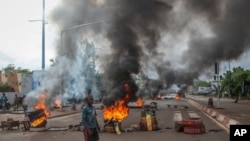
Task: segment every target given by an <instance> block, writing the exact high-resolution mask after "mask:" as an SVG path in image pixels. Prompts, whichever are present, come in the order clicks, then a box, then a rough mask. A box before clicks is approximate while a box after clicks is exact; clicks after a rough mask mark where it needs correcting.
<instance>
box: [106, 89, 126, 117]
mask: <svg viewBox="0 0 250 141" xmlns="http://www.w3.org/2000/svg"><path fill="white" fill-rule="evenodd" d="M124 87H125V89H126V95H125V97H124V98H123V99H121V100H119V101H116V102H115V103H114V105H111V106H109V107H105V108H104V109H103V117H104V120H115V121H118V122H121V121H122V120H124V119H125V118H126V117H127V116H128V113H129V108H128V106H127V103H128V101H129V98H130V88H129V85H128V84H125V85H124Z"/></svg>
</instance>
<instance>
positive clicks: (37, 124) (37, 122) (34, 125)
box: [31, 115, 46, 127]
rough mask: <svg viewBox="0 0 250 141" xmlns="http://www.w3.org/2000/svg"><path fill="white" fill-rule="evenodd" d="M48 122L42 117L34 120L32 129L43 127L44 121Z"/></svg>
mask: <svg viewBox="0 0 250 141" xmlns="http://www.w3.org/2000/svg"><path fill="white" fill-rule="evenodd" d="M45 120H46V116H45V115H44V116H41V117H40V118H38V119H36V120H34V121H33V122H32V123H31V126H32V127H37V126H39V125H41V124H42V123H43V122H44V121H45Z"/></svg>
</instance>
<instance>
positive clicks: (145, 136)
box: [0, 100, 229, 141]
mask: <svg viewBox="0 0 250 141" xmlns="http://www.w3.org/2000/svg"><path fill="white" fill-rule="evenodd" d="M147 102H148V103H150V102H151V101H147ZM147 102H146V103H147ZM156 102H157V104H158V105H157V106H158V110H156V118H157V121H158V126H159V128H160V130H158V131H140V130H137V131H131V132H122V134H120V135H117V134H114V133H107V132H103V133H100V138H101V141H111V140H113V141H138V140H144V141H151V140H158V141H166V140H168V141H176V140H185V141H201V140H202V141H211V140H212V141H228V140H229V134H228V133H227V132H226V131H224V130H223V128H221V127H220V126H218V125H217V124H216V123H214V122H213V121H212V120H211V119H210V118H208V117H207V116H206V115H204V113H203V112H202V111H200V110H197V109H196V108H195V107H193V106H192V105H190V104H189V103H187V102H186V101H185V100H179V101H176V100H159V101H156ZM141 111H142V109H137V108H131V109H130V114H129V116H128V117H127V118H126V119H125V120H124V121H123V122H122V129H123V130H125V129H127V128H129V127H130V126H131V125H138V123H139V121H140V116H141ZM97 112H98V121H99V123H100V125H101V126H102V127H103V126H104V122H103V118H102V110H101V109H98V110H97ZM190 112H191V113H195V114H197V115H198V116H200V117H201V119H202V120H203V122H204V124H205V127H206V133H204V134H195V135H194V134H185V133H183V132H176V131H175V129H174V120H175V119H174V117H175V114H176V113H180V114H181V118H187V117H188V116H190V115H189V113H190ZM179 118H180V117H179ZM79 121H80V113H79V112H78V113H76V114H71V115H68V116H62V117H57V118H50V119H48V124H47V126H46V127H47V128H50V127H54V128H53V129H63V127H67V126H68V125H69V124H78V123H79ZM56 127H57V128H56ZM0 134H1V135H0V140H1V141H2V140H4V141H13V140H17V139H18V140H19V141H24V140H25V141H34V140H36V141H43V140H46V141H55V140H60V141H69V140H74V141H82V140H84V139H83V135H82V133H81V132H80V131H55V130H54V131H51V130H50V131H45V132H19V131H4V132H2V133H0Z"/></svg>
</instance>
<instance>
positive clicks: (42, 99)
mask: <svg viewBox="0 0 250 141" xmlns="http://www.w3.org/2000/svg"><path fill="white" fill-rule="evenodd" d="M34 108H35V109H36V110H43V113H44V114H43V115H42V116H39V117H38V118H36V119H35V120H34V121H32V122H31V126H32V127H38V126H39V125H41V124H43V123H44V122H46V117H47V116H48V115H50V112H49V110H48V109H47V107H46V104H45V94H44V93H41V94H40V95H39V99H38V103H36V104H35V105H34Z"/></svg>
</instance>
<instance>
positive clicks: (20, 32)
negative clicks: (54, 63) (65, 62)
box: [0, 0, 59, 70]
mask: <svg viewBox="0 0 250 141" xmlns="http://www.w3.org/2000/svg"><path fill="white" fill-rule="evenodd" d="M0 2H1V5H0V17H1V22H0V31H1V32H0V37H1V42H0V69H2V68H4V67H6V66H7V65H8V64H14V65H15V66H16V67H21V68H24V69H30V70H37V69H41V67H42V61H41V58H42V53H41V52H42V22H41V21H36V22H29V20H42V0H0ZM58 2H59V0H46V3H45V13H46V16H47V15H48V14H49V12H50V10H51V9H52V8H53V7H54V6H56V5H57V4H58ZM46 21H47V20H46ZM47 22H48V24H46V25H45V68H48V67H49V66H50V64H51V63H50V61H49V60H50V59H51V58H54V57H55V55H56V54H55V47H54V42H55V40H56V39H57V38H58V37H59V36H58V34H57V33H56V31H54V30H53V28H52V27H51V26H50V24H49V21H47Z"/></svg>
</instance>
